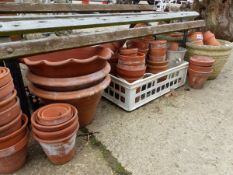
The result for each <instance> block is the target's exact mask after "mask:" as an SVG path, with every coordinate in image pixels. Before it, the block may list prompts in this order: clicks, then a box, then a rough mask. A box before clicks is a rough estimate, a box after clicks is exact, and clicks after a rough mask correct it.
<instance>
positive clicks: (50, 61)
mask: <svg viewBox="0 0 233 175" xmlns="http://www.w3.org/2000/svg"><path fill="white" fill-rule="evenodd" d="M112 54H113V52H112V51H111V50H110V49H109V48H104V47H84V48H76V49H70V50H63V51H57V52H52V53H47V54H40V55H36V56H31V57H27V58H23V62H24V63H25V64H26V65H27V66H28V67H29V69H30V71H31V72H32V73H34V74H36V75H39V76H44V77H49V78H68V77H69V78H70V77H77V76H83V75H88V74H91V73H94V72H97V71H99V70H101V69H103V68H104V67H105V66H106V61H107V60H109V59H110V58H111V56H112Z"/></svg>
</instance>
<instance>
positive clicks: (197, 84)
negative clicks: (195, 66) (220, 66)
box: [188, 68, 212, 89]
mask: <svg viewBox="0 0 233 175" xmlns="http://www.w3.org/2000/svg"><path fill="white" fill-rule="evenodd" d="M188 72H189V78H188V79H189V86H190V87H192V88H194V89H202V88H203V86H204V84H205V82H206V80H207V79H208V78H209V76H210V75H211V73H212V72H200V71H194V70H192V69H190V68H189V70H188Z"/></svg>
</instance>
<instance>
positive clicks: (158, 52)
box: [150, 48, 167, 57]
mask: <svg viewBox="0 0 233 175" xmlns="http://www.w3.org/2000/svg"><path fill="white" fill-rule="evenodd" d="M166 52H167V49H166V48H151V49H150V55H151V56H154V57H166Z"/></svg>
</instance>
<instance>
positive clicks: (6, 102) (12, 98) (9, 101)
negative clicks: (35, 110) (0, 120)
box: [0, 90, 17, 113]
mask: <svg viewBox="0 0 233 175" xmlns="http://www.w3.org/2000/svg"><path fill="white" fill-rule="evenodd" d="M16 95H17V92H16V90H14V91H13V93H12V94H10V95H9V96H7V97H5V98H4V99H2V100H1V101H0V113H1V112H3V111H5V110H6V109H8V108H10V107H11V106H12V105H14V104H15V103H16V101H17V98H16Z"/></svg>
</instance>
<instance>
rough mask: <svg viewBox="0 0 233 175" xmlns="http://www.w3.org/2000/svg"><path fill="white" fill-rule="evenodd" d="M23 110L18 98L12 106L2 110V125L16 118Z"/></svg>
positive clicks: (0, 121) (0, 118) (0, 119)
mask: <svg viewBox="0 0 233 175" xmlns="http://www.w3.org/2000/svg"><path fill="white" fill-rule="evenodd" d="M20 112H21V109H20V104H19V99H18V98H17V100H16V102H15V104H14V105H12V106H10V107H9V108H8V109H6V110H5V111H2V112H0V126H3V125H5V124H7V123H9V122H11V121H12V120H14V119H15V118H16V117H17V116H18V115H19V114H20Z"/></svg>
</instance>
